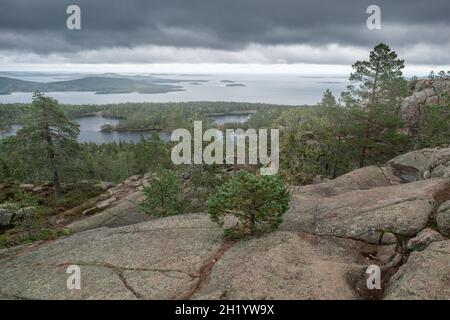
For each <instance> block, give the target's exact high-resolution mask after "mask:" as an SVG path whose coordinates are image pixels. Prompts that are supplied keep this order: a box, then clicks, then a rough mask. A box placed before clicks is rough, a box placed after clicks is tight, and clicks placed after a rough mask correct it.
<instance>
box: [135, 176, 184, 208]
mask: <svg viewBox="0 0 450 320" xmlns="http://www.w3.org/2000/svg"><path fill="white" fill-rule="evenodd" d="M143 191H144V193H145V196H146V198H145V201H144V203H143V204H142V206H141V210H142V211H143V212H144V213H147V214H149V215H153V216H157V217H164V216H170V215H176V214H179V213H181V209H182V208H181V204H180V201H179V196H180V192H181V186H180V182H179V181H178V179H177V176H176V175H175V174H174V173H173V172H171V171H169V170H165V169H162V170H161V171H159V172H158V173H157V174H156V175H155V176H154V177H153V178H152V179H150V181H149V185H148V186H147V187H145V188H144V190H143Z"/></svg>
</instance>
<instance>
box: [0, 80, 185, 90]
mask: <svg viewBox="0 0 450 320" xmlns="http://www.w3.org/2000/svg"><path fill="white" fill-rule="evenodd" d="M177 82H179V81H176V80H171V79H160V78H156V77H143V76H141V77H139V76H136V77H120V76H117V75H114V76H105V75H103V76H89V77H85V78H81V79H74V80H65V81H54V82H48V83H42V82H34V81H24V80H19V79H13V78H8V77H0V94H11V93H12V92H33V91H36V90H39V91H43V92H53V91H56V92H64V91H93V92H95V93H97V94H108V93H130V92H138V93H167V92H175V91H183V90H184V89H183V87H182V86H178V85H172V84H167V83H177Z"/></svg>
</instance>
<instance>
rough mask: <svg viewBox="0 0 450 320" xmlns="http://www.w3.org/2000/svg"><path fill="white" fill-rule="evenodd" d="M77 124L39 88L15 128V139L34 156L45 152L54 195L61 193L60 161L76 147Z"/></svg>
mask: <svg viewBox="0 0 450 320" xmlns="http://www.w3.org/2000/svg"><path fill="white" fill-rule="evenodd" d="M79 132H80V131H79V126H78V124H76V123H74V122H73V121H71V120H70V119H69V118H68V117H67V115H66V114H65V113H64V112H63V111H62V110H61V109H60V107H59V106H58V102H57V101H56V100H54V99H52V98H50V97H45V96H44V95H43V94H42V93H40V92H35V93H34V94H33V102H32V104H31V106H30V110H29V114H28V117H27V118H26V120H25V123H24V125H23V128H22V129H20V130H19V131H18V132H17V137H18V141H19V142H20V143H22V144H24V145H25V146H26V149H25V150H27V152H29V153H31V154H33V156H35V157H36V158H38V157H40V156H44V166H45V167H46V168H47V169H48V170H49V171H50V172H51V175H52V181H53V186H54V189H55V193H56V195H57V196H59V195H61V177H60V170H59V168H60V165H61V163H62V162H63V161H67V160H70V159H71V158H72V156H73V154H74V152H75V151H76V150H77V149H78V143H77V137H78V134H79Z"/></svg>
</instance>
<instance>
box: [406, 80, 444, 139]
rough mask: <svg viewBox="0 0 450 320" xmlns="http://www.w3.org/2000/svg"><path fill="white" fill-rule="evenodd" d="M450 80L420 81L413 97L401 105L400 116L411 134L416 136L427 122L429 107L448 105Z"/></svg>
mask: <svg viewBox="0 0 450 320" xmlns="http://www.w3.org/2000/svg"><path fill="white" fill-rule="evenodd" d="M445 93H450V80H444V79H439V80H418V81H417V83H416V85H415V88H414V90H413V93H412V95H411V96H409V97H407V98H405V99H403V101H402V102H401V103H400V109H399V111H400V116H401V117H402V119H403V120H404V121H405V123H406V126H407V128H408V129H409V132H410V133H411V134H416V133H417V131H418V129H419V128H420V127H421V126H422V125H423V124H424V122H425V120H426V114H427V107H428V106H430V105H435V104H439V103H447V102H448V101H447V97H446V96H445Z"/></svg>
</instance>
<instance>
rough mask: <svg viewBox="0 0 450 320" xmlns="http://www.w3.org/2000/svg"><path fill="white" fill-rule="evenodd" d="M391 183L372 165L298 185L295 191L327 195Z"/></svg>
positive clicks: (381, 171) (306, 194)
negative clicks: (320, 180)
mask: <svg viewBox="0 0 450 320" xmlns="http://www.w3.org/2000/svg"><path fill="white" fill-rule="evenodd" d="M391 184H392V182H391V181H390V180H389V179H388V178H387V177H386V175H385V174H384V172H383V170H382V169H380V168H378V167H374V166H372V167H365V168H361V169H358V170H355V171H352V172H349V173H347V174H344V175H342V176H340V177H338V178H336V179H334V180H330V181H326V182H322V183H318V184H313V185H308V186H304V187H299V188H297V190H295V191H296V192H297V193H299V194H302V195H304V196H320V197H328V196H334V195H338V194H342V193H346V192H349V191H352V190H362V189H371V188H375V187H384V186H390V185H391Z"/></svg>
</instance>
